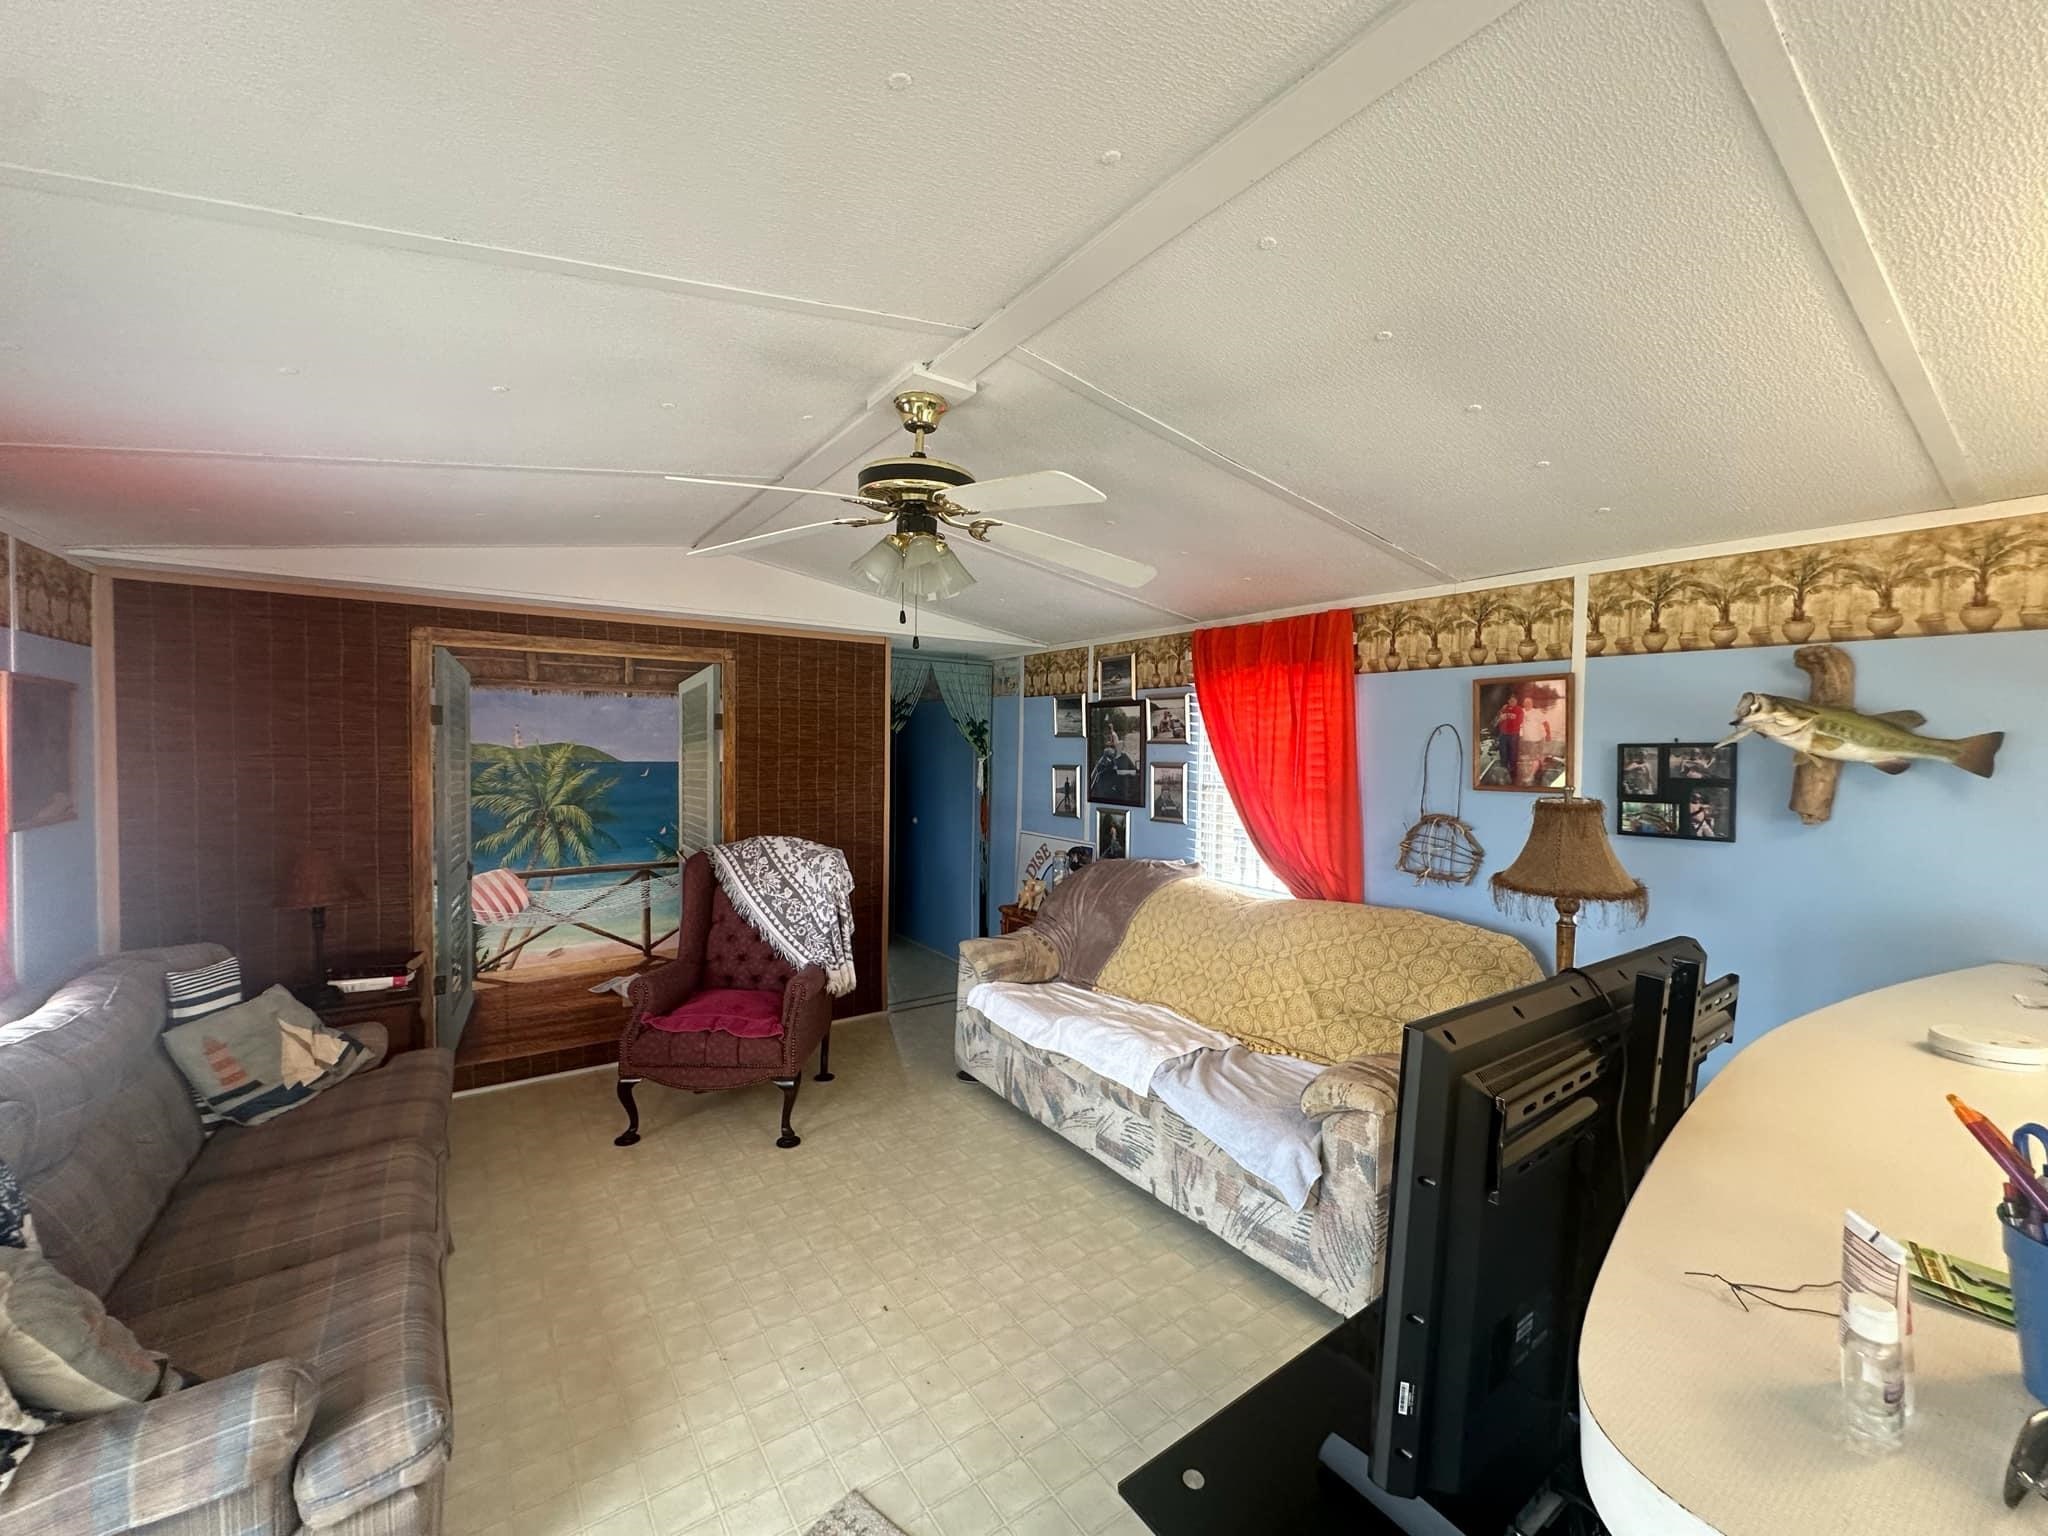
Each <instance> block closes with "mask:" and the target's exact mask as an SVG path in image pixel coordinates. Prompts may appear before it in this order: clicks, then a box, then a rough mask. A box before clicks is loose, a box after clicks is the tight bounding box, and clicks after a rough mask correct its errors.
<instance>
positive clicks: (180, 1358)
mask: <svg viewBox="0 0 2048 1536" xmlns="http://www.w3.org/2000/svg"><path fill="white" fill-rule="evenodd" d="M225 958H227V951H225V950H223V949H221V948H219V947H218V946H216V945H210V944H196V945H187V946H184V947H181V948H176V949H163V950H151V951H138V952H134V953H130V954H124V955H120V956H117V957H115V958H114V959H112V960H109V961H105V962H103V963H101V964H100V965H99V966H98V967H97V968H96V969H94V970H91V971H88V972H87V973H86V974H84V975H82V976H80V977H79V978H77V979H76V980H74V981H72V982H69V983H67V984H65V985H64V986H61V987H59V988H58V989H57V990H56V991H55V992H54V993H53V994H51V995H50V997H49V998H48V999H47V1000H46V1001H44V1002H42V1003H41V1004H40V1005H39V1006H36V1007H35V1008H33V1010H31V1011H27V1012H17V1013H0V1158H4V1159H5V1160H6V1162H7V1164H8V1166H9V1167H11V1168H12V1169H13V1170H14V1171H15V1174H16V1175H17V1177H18V1178H19V1179H20V1180H21V1183H22V1186H23V1188H24V1189H25V1190H26V1192H27V1194H28V1197H29V1202H30V1205H31V1208H32V1209H33V1211H34V1214H35V1220H36V1231H37V1234H38V1236H39V1237H40V1238H41V1240H42V1244H43V1247H44V1249H45V1251H46V1252H47V1253H48V1254H49V1255H50V1258H51V1260H52V1261H53V1262H54V1263H55V1264H57V1265H58V1267H59V1268H61V1269H62V1270H63V1271H64V1272H65V1273H66V1274H68V1275H70V1276H71V1278H72V1279H74V1280H76V1281H78V1282H79V1283H80V1284H81V1285H86V1286H89V1287H91V1288H92V1289H93V1290H94V1291H96V1292H97V1293H99V1294H100V1295H101V1296H102V1297H104V1298H105V1300H106V1302H107V1306H108V1309H109V1310H110V1311H112V1312H113V1313H114V1314H115V1315H116V1316H117V1317H119V1318H121V1319H122V1320H123V1321H124V1322H126V1323H127V1324H128V1326H129V1327H130V1328H132V1329H133V1330H134V1331H135V1334H136V1336H137V1337H138V1338H140V1339H141V1340H142V1342H143V1343H144V1344H146V1345H148V1346H150V1347H151V1348H153V1349H158V1350H162V1351H163V1352H164V1353H166V1354H167V1355H169V1356H170V1357H171V1358H172V1360H174V1361H175V1362H176V1363H177V1364H178V1365H179V1366H181V1367H182V1368H184V1369H185V1370H187V1371H192V1372H196V1373H198V1374H199V1375H201V1376H203V1377H205V1378H206V1380H205V1381H204V1382H203V1384H201V1385H199V1386H195V1387H191V1388H188V1389H186V1390H185V1391H183V1392H179V1393H176V1394H175V1395H173V1396H170V1397H166V1398H162V1399H159V1400H158V1401H155V1402H151V1403H145V1404H142V1405H141V1406H139V1407H134V1408H127V1409H123V1410H121V1411H120V1412H117V1413H110V1414H105V1415H102V1416H100V1417H97V1418H92V1419H87V1420H84V1421H82V1422H79V1423H76V1424H68V1425H64V1426H62V1427H60V1428H57V1429H53V1430H50V1431H48V1432H46V1433H45V1434H43V1435H42V1436H40V1437H39V1438H38V1440H37V1442H36V1447H35V1450H34V1452H33V1453H32V1454H31V1455H30V1456H29V1458H28V1461H27V1463H26V1465H24V1466H23V1468H22V1470H21V1472H20V1474H19V1475H18V1476H17V1477H16V1478H15V1480H14V1485H13V1487H11V1488H10V1489H8V1490H7V1492H6V1493H5V1494H0V1531H4V1532H6V1533H7V1536H114V1533H116V1532H127V1531H135V1532H143V1531H146V1532H147V1533H148V1536H199V1533H206V1536H285V1533H289V1532H295V1531H301V1530H309V1531H311V1530H317V1531H320V1532H323V1533H326V1532H332V1533H334V1536H434V1533H437V1532H438V1531H439V1530H440V1527H441V1487H442V1479H443V1469H444V1468H445V1466H446V1463H447V1458H448V1449H449V1435H450V1423H449V1398H448V1362H447V1335H446V1328H445V1324H444V1318H443V1285H442V1260H443V1257H444V1256H445V1254H446V1252H447V1248H448V1234H447V1217H446V1210H445V1203H444V1192H445V1187H446V1179H445V1168H446V1161H447V1153H448V1105H449V1096H450V1088H451V1082H452V1077H453V1058H452V1057H451V1056H450V1054H449V1053H448V1052H446V1051H435V1050H428V1051H414V1052H410V1053H408V1054H406V1055H403V1056H400V1057H399V1058H397V1059H396V1060H394V1061H391V1062H389V1063H387V1064H381V1065H379V1066H377V1067H376V1069H375V1070H373V1071H362V1072H358V1073H357V1074H356V1075H355V1076H354V1077H352V1078H350V1079H349V1080H348V1081H346V1082H343V1083H340V1084H338V1085H336V1086H335V1087H334V1088H331V1089H329V1090H328V1091H327V1092H325V1093H323V1094H321V1095H320V1096H319V1097H318V1098H316V1099H314V1100H312V1101H311V1102H310V1103H308V1104H306V1105H304V1106H303V1107H301V1108H299V1109H296V1110H294V1111H293V1112H292V1113H290V1114H288V1115H285V1116H282V1117H280V1118H279V1119H277V1120H275V1121H272V1122H270V1123H269V1124H267V1125H262V1126H253V1127H240V1126H224V1127H222V1128H220V1129H219V1130H217V1131H215V1132H214V1134H213V1135H212V1136H211V1137H206V1136H204V1135H202V1132H201V1130H200V1125H199V1117H198V1114H197V1111H196V1110H195V1109H194V1108H193V1104H192V1099H191V1096H190V1093H189V1091H188V1089H187V1086H186V1083H185V1080H184V1078H183V1077H182V1076H180V1075H179V1073H178V1071H177V1069H176V1068H175V1067H173V1066H172V1065H171V1062H170V1058H169V1057H168V1056H167V1055H166V1054H165V1052H164V1050H163V1048H162V1047H161V1046H160V1045H159V1044H158V1041H157V1037H158V1035H160V1034H161V1033H162V1031H163V1028H164V1021H165V1003H164V973H165V971H167V970H189V969H191V968H193V967H195V966H200V965H205V964H208V963H211V962H212V961H215V960H222V959H225ZM358 1033H359V1036H360V1038H362V1039H363V1040H364V1043H365V1044H366V1045H368V1046H369V1047H370V1048H371V1050H372V1052H373V1053H374V1054H375V1055H376V1056H378V1057H380V1058H381V1056H382V1055H383V1053H384V1049H385V1045H386V1042H385V1040H384V1039H383V1038H382V1031H381V1030H379V1029H375V1028H374V1027H373V1028H372V1029H368V1030H364V1031H360V1032H358Z"/></svg>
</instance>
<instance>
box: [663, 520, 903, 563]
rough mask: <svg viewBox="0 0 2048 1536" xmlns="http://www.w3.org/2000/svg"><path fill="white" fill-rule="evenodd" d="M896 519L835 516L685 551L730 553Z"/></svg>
mask: <svg viewBox="0 0 2048 1536" xmlns="http://www.w3.org/2000/svg"><path fill="white" fill-rule="evenodd" d="M894 521H895V519H894V518H892V517H835V518H833V519H831V520H830V521H829V522H823V523H798V524H797V525H796V527H794V528H777V529H776V530H775V531H774V532H773V533H756V534H753V535H751V536H749V537H747V538H744V539H727V540H726V541H725V542H724V543H723V544H706V545H704V546H703V547H702V548H701V549H691V550H685V551H684V553H685V554H690V555H729V554H731V553H733V552H734V551H735V550H741V549H759V548H760V547H761V546H762V545H764V544H780V543H781V542H782V541H783V540H784V539H799V538H802V537H803V536H804V535H805V534H808V533H816V532H817V531H818V530H819V529H820V528H870V527H874V526H876V525H877V524H881V523H889V522H894Z"/></svg>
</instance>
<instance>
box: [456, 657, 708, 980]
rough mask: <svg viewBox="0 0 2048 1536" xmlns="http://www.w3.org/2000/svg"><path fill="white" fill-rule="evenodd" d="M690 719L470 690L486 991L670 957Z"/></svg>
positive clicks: (579, 698) (476, 904) (665, 711)
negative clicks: (684, 723)
mask: <svg viewBox="0 0 2048 1536" xmlns="http://www.w3.org/2000/svg"><path fill="white" fill-rule="evenodd" d="M681 713H682V711H681V707H680V705H679V701H678V699H677V696H676V695H675V694H672V693H671V694H653V693H601V692H591V693H585V692H569V691H562V690H555V689H548V690H543V689H531V688H518V687H495V686H488V685H483V684H479V685H478V686H476V687H474V688H473V689H472V690H471V693H470V839H471V844H470V845H471V858H472V868H473V870H474V872H475V878H474V880H473V882H472V895H471V905H472V908H473V910H474V912H475V915H476V919H477V975H478V980H479V981H480V982H499V983H518V982H521V981H538V980H546V979H551V978H559V977H561V976H563V975H565V974H567V973H569V972H572V971H582V970H602V971H605V972H606V973H608V974H611V973H620V972H627V971H631V970H634V969H637V968H639V967H642V966H644V965H646V964H647V963H648V962H649V961H651V960H653V959H656V958H662V959H666V958H669V957H672V956H673V955H674V953H675V933H676V926H677V920H678V916H679V914H680V911H681V901H680V894H679V886H678V884H677V881H676V878H675V875H676V869H677V865H678V857H679V854H681V853H683V852H684V851H685V850H683V849H682V848H681V846H680V837H681V834H680V833H679V832H678V806H679V791H680V784H679V779H680V775H681V766H682V765H681V762H680V750H679V743H680V740H681V735H682V732H681ZM690 851H694V850H690Z"/></svg>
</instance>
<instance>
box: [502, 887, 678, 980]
mask: <svg viewBox="0 0 2048 1536" xmlns="http://www.w3.org/2000/svg"><path fill="white" fill-rule="evenodd" d="M605 874H616V875H619V876H620V877H621V878H619V879H618V880H616V881H614V882H613V883H612V884H610V885H606V886H599V887H596V888H595V889H593V888H592V887H589V886H572V887H570V888H568V889H559V888H556V887H555V885H554V881H555V880H556V879H557V878H558V877H561V876H566V875H605ZM535 882H541V883H540V884H539V888H538V889H536V887H535ZM682 888H683V878H682V870H681V867H680V866H679V865H678V864H677V863H676V862H675V861H674V860H669V861H667V862H664V863H659V864H579V865H573V866H568V867H564V868H561V869H527V870H511V869H487V870H485V871H484V872H483V873H482V874H480V875H478V876H476V877H475V878H474V879H472V880H471V881H470V882H469V909H470V913H471V915H472V917H473V918H474V919H475V922H476V940H477V943H476V949H477V954H476V968H477V974H478V975H483V974H484V973H486V972H489V971H508V970H510V969H511V968H512V967H513V965H514V964H516V963H517V961H518V959H519V956H520V953H521V952H522V951H523V950H524V949H525V948H526V946H527V945H529V944H531V943H532V942H533V941H534V940H535V939H537V938H539V937H541V935H542V934H545V933H548V932H550V931H551V930H553V929H555V928H581V929H582V930H583V931H584V932H585V933H591V934H595V935H597V937H599V938H601V939H610V940H611V941H612V942H613V943H616V944H623V945H625V946H626V947H627V948H628V949H636V950H638V951H639V952H640V955H641V957H642V958H643V959H647V960H652V959H653V958H654V952H655V950H656V949H657V948H659V947H660V946H661V945H663V944H666V943H667V942H668V941H669V940H670V939H673V938H674V937H675V936H676V934H677V933H679V932H680V931H681V919H680V917H678V919H677V926H675V927H672V928H670V929H669V930H668V931H667V932H666V933H664V934H661V935H660V936H659V937H657V936H656V935H655V932H654V909H655V907H656V906H657V905H658V904H660V903H661V902H663V901H664V900H667V899H675V900H676V901H677V903H678V911H679V912H680V902H681V892H682ZM635 917H637V918H639V920H640V922H639V930H640V931H639V933H638V934H637V935H630V934H625V933H614V932H613V931H612V930H611V929H609V928H607V927H604V926H601V925H603V924H607V923H622V924H623V923H628V922H631V921H632V919H634V918H635Z"/></svg>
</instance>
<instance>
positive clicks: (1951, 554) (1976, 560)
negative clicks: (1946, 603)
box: [1937, 522, 2048, 635]
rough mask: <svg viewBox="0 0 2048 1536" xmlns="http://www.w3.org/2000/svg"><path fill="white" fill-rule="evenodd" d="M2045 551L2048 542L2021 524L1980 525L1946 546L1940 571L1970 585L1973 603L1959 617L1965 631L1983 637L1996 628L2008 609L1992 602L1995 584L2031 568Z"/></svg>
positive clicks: (1970, 602)
mask: <svg viewBox="0 0 2048 1536" xmlns="http://www.w3.org/2000/svg"><path fill="white" fill-rule="evenodd" d="M2043 548H2048V539H2044V538H2042V536H2041V535H2040V534H2038V533H2035V532H2032V531H2031V530H2029V529H2028V528H2026V527H2025V526H2023V525H2022V524H2020V523H2018V522H2006V523H1980V524H1979V525H1978V526H1976V527H1975V528H1968V529H1964V530H1962V532H1961V534H1960V536H1959V537H1958V538H1956V539H1955V540H1953V541H1951V542H1948V543H1946V544H1945V545H1944V548H1943V554H1944V556H1945V558H1944V559H1943V561H1942V563H1941V564H1940V565H1939V566H1938V567H1937V569H1938V570H1939V571H1940V572H1941V573H1942V574H1943V575H1947V576H1963V577H1967V578H1968V579H1969V582H1970V600H1969V601H1968V602H1967V603H1965V604H1963V611H1962V613H1961V614H1960V615H1959V617H1960V618H1961V619H1962V621H1963V628H1965V629H1967V630H1969V631H1970V632H1971V633H1972V634H1977V635H1981V634H1983V633H1984V631H1986V630H1987V629H1990V628H1992V627H1993V626H1995V625H1996V624H1997V623H1998V620H1999V618H2000V616H2001V615H2002V614H2003V613H2004V612H2005V610H2004V609H2003V608H2001V607H1999V605H1998V604H1996V603H1994V602H1993V601H1992V600H1991V584H1992V583H1993V582H1994V581H1996V580H1998V578H1999V577H2001V576H2010V575H2012V574H2013V573H2014V572H2016V571H2024V570H2025V569H2027V566H2028V564H2029V560H2030V557H2031V556H2032V555H2034V554H2035V553H2036V552H2037V551H2039V550H2041V549H2043Z"/></svg>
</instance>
